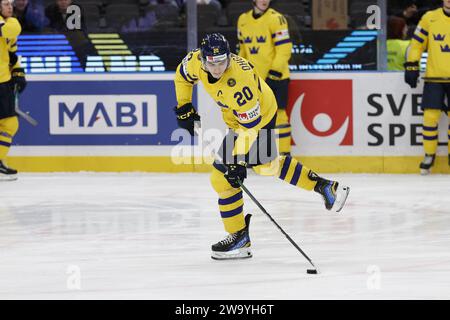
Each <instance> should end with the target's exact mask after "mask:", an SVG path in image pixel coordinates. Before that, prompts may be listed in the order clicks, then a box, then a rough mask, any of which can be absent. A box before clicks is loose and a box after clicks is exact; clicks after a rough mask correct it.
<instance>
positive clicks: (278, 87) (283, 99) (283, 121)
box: [267, 79, 291, 155]
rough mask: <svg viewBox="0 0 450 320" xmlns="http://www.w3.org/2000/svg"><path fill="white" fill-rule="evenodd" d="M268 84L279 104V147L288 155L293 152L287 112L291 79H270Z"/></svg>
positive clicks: (283, 153)
mask: <svg viewBox="0 0 450 320" xmlns="http://www.w3.org/2000/svg"><path fill="white" fill-rule="evenodd" d="M267 84H268V85H269V87H270V88H271V89H272V91H273V93H274V95H275V99H276V100H277V105H278V110H277V120H276V124H275V129H276V133H277V143H278V149H279V152H280V154H281V155H288V154H290V153H291V124H290V123H289V118H288V116H287V113H286V107H287V99H288V88H289V79H284V80H279V81H274V80H272V81H268V82H267Z"/></svg>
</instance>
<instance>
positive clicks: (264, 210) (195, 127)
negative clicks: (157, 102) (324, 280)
mask: <svg viewBox="0 0 450 320" xmlns="http://www.w3.org/2000/svg"><path fill="white" fill-rule="evenodd" d="M194 130H195V132H196V133H197V135H198V136H199V137H201V132H200V124H195V125H194ZM210 144H211V143H207V144H206V146H208V145H210ZM212 156H213V158H214V159H215V160H218V161H219V162H223V160H222V159H220V158H219V155H218V154H217V153H216V152H212ZM218 165H220V166H221V167H222V169H223V170H224V171H226V170H227V169H226V166H225V165H224V164H223V163H220V164H219V163H218ZM238 183H239V186H240V187H241V188H242V190H244V192H245V193H246V194H247V195H248V196H249V197H250V199H252V200H253V202H254V203H255V204H256V205H257V206H258V207H259V209H261V211H262V212H263V213H265V214H266V215H267V216H268V217H269V219H270V221H272V222H273V223H274V224H275V226H276V227H277V228H278V229H279V230H280V231H281V233H283V234H284V236H285V237H286V238H287V239H288V240H289V242H290V243H291V244H292V245H293V246H294V247H295V248H296V249H297V250H298V251H299V252H300V253H301V254H302V255H303V257H305V258H306V260H308V262H309V263H310V264H311V265H312V266H313V267H314V269H307V270H306V272H307V273H308V274H318V273H319V269H318V268H317V267H316V266H315V265H314V263H313V262H312V260H311V259H310V258H309V257H308V255H307V254H306V253H305V252H303V250H302V249H301V248H300V247H299V246H298V245H297V243H295V241H294V240H292V238H291V237H290V236H289V235H288V234H287V233H286V232H285V231H284V230H283V228H281V227H280V225H279V224H278V223H277V222H276V221H275V219H273V218H272V216H271V215H270V214H269V213H268V212H267V210H266V209H264V207H263V206H262V205H261V203H259V201H258V200H256V198H255V197H254V196H253V194H252V193H251V192H250V191H249V190H248V189H247V187H246V186H244V184H243V183H242V182H241V181H240V180H239V179H238Z"/></svg>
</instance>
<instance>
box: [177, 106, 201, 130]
mask: <svg viewBox="0 0 450 320" xmlns="http://www.w3.org/2000/svg"><path fill="white" fill-rule="evenodd" d="M174 110H175V113H176V115H177V122H178V126H179V127H180V128H183V129H186V130H187V131H189V133H190V134H191V136H193V135H194V134H195V132H194V123H195V121H200V116H199V115H198V113H197V111H195V108H194V106H193V105H192V103H186V104H185V105H183V106H181V107H180V108H177V107H175V109H174Z"/></svg>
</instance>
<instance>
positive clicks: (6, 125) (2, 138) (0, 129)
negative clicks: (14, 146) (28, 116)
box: [0, 117, 19, 160]
mask: <svg viewBox="0 0 450 320" xmlns="http://www.w3.org/2000/svg"><path fill="white" fill-rule="evenodd" d="M18 128H19V121H18V120H17V117H9V118H4V119H0V160H4V159H5V158H6V156H7V154H8V151H9V148H10V147H11V143H12V138H13V137H14V135H15V134H16V132H17V129H18Z"/></svg>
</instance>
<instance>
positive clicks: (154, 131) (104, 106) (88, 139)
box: [14, 80, 197, 146]
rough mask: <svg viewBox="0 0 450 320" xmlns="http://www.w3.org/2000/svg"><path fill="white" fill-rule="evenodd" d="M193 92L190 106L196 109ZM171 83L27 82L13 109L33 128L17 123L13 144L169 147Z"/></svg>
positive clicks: (173, 124)
mask: <svg viewBox="0 0 450 320" xmlns="http://www.w3.org/2000/svg"><path fill="white" fill-rule="evenodd" d="M196 96H197V94H196V92H195V91H194V94H193V103H194V105H196V104H197V103H196ZM176 103H177V102H176V96H175V87H174V83H173V81H171V80H151V81H135V80H133V81H30V82H29V83H28V86H27V89H26V90H25V91H24V92H23V93H22V94H21V96H20V100H19V105H20V108H21V109H22V111H26V112H29V114H30V115H31V116H32V117H33V118H35V119H36V120H37V121H38V122H39V125H38V126H36V127H33V126H31V125H30V124H28V123H27V122H25V121H23V119H21V120H20V129H19V132H18V134H17V135H16V137H15V138H14V143H15V145H25V146H63V145H70V146H74V145H81V146H98V145H109V146H111V145H117V146H121V145H141V146H142V145H175V144H177V143H178V142H177V141H174V142H172V141H170V137H171V134H172V132H173V130H175V129H176V128H177V122H176V118H175V114H174V111H173V108H174V106H175V105H176Z"/></svg>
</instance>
